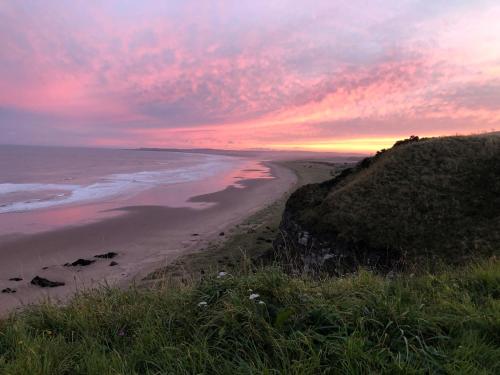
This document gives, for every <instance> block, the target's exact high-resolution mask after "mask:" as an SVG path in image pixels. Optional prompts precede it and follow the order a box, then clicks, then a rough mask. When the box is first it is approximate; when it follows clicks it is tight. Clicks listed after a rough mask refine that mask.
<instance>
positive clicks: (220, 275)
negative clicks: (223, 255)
mask: <svg viewBox="0 0 500 375" xmlns="http://www.w3.org/2000/svg"><path fill="white" fill-rule="evenodd" d="M226 275H227V272H224V271H221V272H219V274H218V275H217V278H218V279H220V278H221V277H224V276H226Z"/></svg>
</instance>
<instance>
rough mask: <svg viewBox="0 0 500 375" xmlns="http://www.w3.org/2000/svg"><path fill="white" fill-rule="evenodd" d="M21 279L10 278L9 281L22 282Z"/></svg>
mask: <svg viewBox="0 0 500 375" xmlns="http://www.w3.org/2000/svg"><path fill="white" fill-rule="evenodd" d="M22 280H23V279H22V278H21V277H11V278H10V279H9V281H22Z"/></svg>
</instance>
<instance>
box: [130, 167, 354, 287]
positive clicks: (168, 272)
mask: <svg viewBox="0 0 500 375" xmlns="http://www.w3.org/2000/svg"><path fill="white" fill-rule="evenodd" d="M270 164H274V165H278V166H280V167H283V168H287V169H289V170H291V171H293V173H294V174H295V176H296V180H295V182H294V184H293V185H291V186H290V187H289V188H288V190H287V191H285V192H284V193H283V194H282V196H281V197H280V198H278V199H276V200H274V201H273V202H271V203H270V204H268V205H265V206H263V207H262V208H260V209H259V210H257V211H256V212H255V213H253V214H250V215H248V216H246V217H244V218H242V220H241V221H240V222H239V223H237V224H236V225H233V226H232V227H230V228H229V230H228V235H226V236H225V237H224V240H223V241H214V242H208V243H207V248H206V249H204V251H199V250H200V249H194V250H193V251H191V252H188V253H185V254H183V255H181V256H179V257H178V258H177V259H175V260H174V261H173V262H171V263H170V264H168V265H166V266H165V267H162V268H159V269H156V270H155V271H154V272H151V273H150V274H148V275H147V277H146V278H145V279H143V280H142V281H141V283H140V285H141V286H143V287H147V286H161V285H162V284H164V283H165V282H174V283H178V282H180V283H181V284H182V283H184V282H188V283H189V282H190V281H192V280H198V279H201V278H203V277H205V275H207V274H209V273H217V272H219V271H225V272H228V271H229V272H231V271H233V270H235V271H236V272H238V268H239V267H241V266H242V263H243V262H244V261H245V259H246V260H247V261H248V260H250V261H252V262H256V261H257V262H258V261H259V259H260V257H261V256H263V255H264V256H265V254H266V252H268V251H269V250H271V247H272V241H273V240H274V238H275V237H276V235H277V233H278V231H279V224H280V222H281V216H282V213H283V210H284V208H285V204H286V201H287V199H288V197H289V196H290V194H291V193H292V192H293V191H295V190H296V189H297V188H299V187H300V186H303V185H306V184H310V183H318V182H322V181H325V180H327V179H330V178H332V177H333V176H334V175H335V174H336V173H338V172H339V171H340V170H342V169H343V168H344V167H345V166H349V165H350V163H345V162H339V161H337V160H336V159H332V158H323V159H299V160H274V161H272V162H270ZM244 258H245V259H244Z"/></svg>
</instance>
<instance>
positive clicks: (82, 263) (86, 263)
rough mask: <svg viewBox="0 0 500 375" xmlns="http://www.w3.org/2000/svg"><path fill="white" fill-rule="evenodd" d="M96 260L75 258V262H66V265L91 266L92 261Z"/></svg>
mask: <svg viewBox="0 0 500 375" xmlns="http://www.w3.org/2000/svg"><path fill="white" fill-rule="evenodd" d="M94 262H95V260H89V259H82V258H80V259H78V260H75V261H74V262H73V263H66V264H65V266H66V267H76V266H89V265H91V264H92V263H94Z"/></svg>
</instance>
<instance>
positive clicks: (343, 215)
mask: <svg viewBox="0 0 500 375" xmlns="http://www.w3.org/2000/svg"><path fill="white" fill-rule="evenodd" d="M499 228H500V137H499V136H498V135H489V136H474V137H472V136H471V137H444V138H429V139H422V140H419V139H418V138H417V137H414V138H412V139H409V140H406V141H401V142H398V143H397V144H396V145H395V146H394V147H393V148H391V149H389V150H384V151H383V152H380V153H378V154H377V155H376V156H374V157H372V158H368V159H365V160H363V161H362V162H360V163H359V164H358V165H357V166H356V167H355V168H353V169H350V170H348V171H345V172H344V173H343V174H341V175H340V176H338V177H337V178H334V179H332V180H329V181H326V182H324V183H321V184H314V185H308V186H304V187H302V188H301V189H299V190H298V191H297V192H295V193H294V194H293V195H292V196H291V198H290V200H289V201H288V203H287V208H286V211H285V215H284V220H283V225H282V230H283V231H284V232H285V234H288V238H289V240H290V242H289V243H288V244H286V245H287V246H290V245H292V246H295V247H298V248H299V250H298V251H299V252H300V251H303V252H304V251H306V250H307V251H311V249H312V252H314V250H315V249H314V248H315V247H316V248H317V250H318V251H320V250H321V251H323V252H324V249H325V248H330V254H331V255H332V257H336V256H337V255H338V254H341V256H342V257H343V259H344V261H345V262H350V263H360V264H365V265H366V264H367V263H369V262H368V261H370V260H371V261H372V263H373V262H378V263H380V264H383V265H394V264H395V263H404V264H406V265H408V264H410V265H415V264H421V262H427V263H428V262H434V261H436V260H437V261H443V262H445V263H450V262H454V263H460V262H462V263H463V262H464V261H466V260H468V259H470V258H471V257H475V256H477V255H479V254H482V255H493V254H497V251H498V247H497V246H498V243H500V230H499ZM303 233H306V234H307V238H306V240H304V241H302V244H301V243H299V242H300V241H298V240H297V239H298V238H299V237H300V236H303ZM301 245H304V246H301ZM322 249H323V250H322ZM337 258H338V257H337ZM337 258H336V259H335V261H338V259H337Z"/></svg>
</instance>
